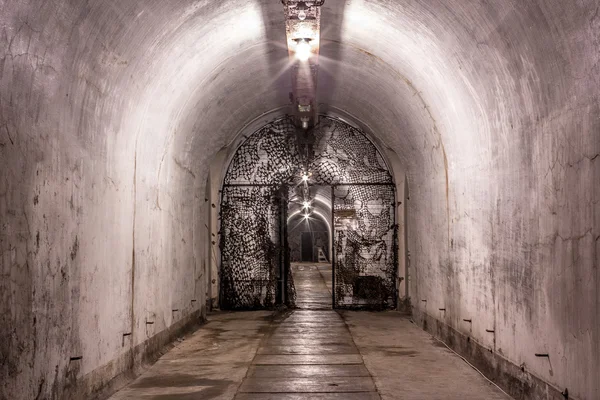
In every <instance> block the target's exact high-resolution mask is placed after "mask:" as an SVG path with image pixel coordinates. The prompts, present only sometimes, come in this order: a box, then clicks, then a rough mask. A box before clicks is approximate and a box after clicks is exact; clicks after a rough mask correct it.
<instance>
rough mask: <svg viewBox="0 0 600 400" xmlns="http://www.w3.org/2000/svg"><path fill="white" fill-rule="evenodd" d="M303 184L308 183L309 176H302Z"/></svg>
mask: <svg viewBox="0 0 600 400" xmlns="http://www.w3.org/2000/svg"><path fill="white" fill-rule="evenodd" d="M302 182H308V174H302Z"/></svg>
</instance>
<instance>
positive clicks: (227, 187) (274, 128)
mask: <svg viewBox="0 0 600 400" xmlns="http://www.w3.org/2000/svg"><path fill="white" fill-rule="evenodd" d="M317 187H318V188H319V190H321V191H322V190H323V188H326V189H327V190H328V192H329V196H327V197H328V201H329V202H330V204H329V205H328V208H329V212H328V213H327V212H324V211H323V210H321V211H320V210H319V205H318V204H317V203H325V202H324V201H323V200H322V199H321V201H320V202H317V201H316V197H317V196H316V195H317V191H316V189H315V188H317ZM321 197H322V196H321ZM313 212H314V213H320V217H322V216H323V215H328V216H329V217H330V218H331V221H328V224H327V225H328V227H329V230H330V232H329V233H330V235H331V236H330V237H331V244H330V246H329V247H330V249H328V250H330V252H331V254H329V259H330V260H331V262H332V271H333V272H332V282H333V283H332V293H333V296H332V304H333V306H334V307H335V308H393V307H395V306H396V302H397V290H396V275H397V273H396V270H397V258H398V254H397V226H396V220H395V217H396V216H395V186H394V180H393V178H392V175H391V173H390V171H389V168H388V166H387V163H386V162H385V160H384V158H383V156H382V155H381V153H380V152H379V151H378V149H377V147H376V146H375V145H374V144H373V143H372V142H371V141H370V140H369V139H368V138H367V136H366V135H365V134H364V133H363V132H362V131H360V130H359V129H357V128H355V127H353V126H351V125H349V124H347V123H345V122H344V121H341V120H339V119H335V118H331V117H327V116H321V118H320V121H319V124H318V125H317V126H316V127H315V128H314V129H312V130H310V131H308V132H305V131H299V130H297V129H296V127H295V126H294V124H293V121H292V120H291V119H289V118H287V117H284V118H280V119H277V120H275V121H273V122H271V123H269V124H267V125H266V126H264V127H263V128H261V129H259V130H258V131H256V132H255V133H254V134H252V135H251V136H249V137H248V138H247V139H246V140H245V141H244V142H243V143H242V145H241V146H240V147H239V148H238V149H237V151H236V153H235V155H234V156H233V159H232V161H231V163H230V165H229V168H228V169H227V172H226V175H225V179H224V184H223V190H222V194H221V243H220V246H221V272H220V282H221V295H220V299H221V307H222V308H225V309H254V308H268V307H272V306H274V305H276V304H283V303H285V304H287V305H290V306H293V304H294V297H295V292H294V284H293V277H292V275H291V272H290V268H289V265H290V252H289V246H288V234H289V232H288V216H289V215H292V216H297V214H298V213H302V215H303V216H304V218H307V219H309V218H311V216H312V215H313ZM291 219H293V218H291ZM321 219H322V218H321Z"/></svg>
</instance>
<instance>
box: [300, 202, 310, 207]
mask: <svg viewBox="0 0 600 400" xmlns="http://www.w3.org/2000/svg"><path fill="white" fill-rule="evenodd" d="M302 205H303V206H304V208H308V207H310V203H309V202H308V201H305V202H304V203H302Z"/></svg>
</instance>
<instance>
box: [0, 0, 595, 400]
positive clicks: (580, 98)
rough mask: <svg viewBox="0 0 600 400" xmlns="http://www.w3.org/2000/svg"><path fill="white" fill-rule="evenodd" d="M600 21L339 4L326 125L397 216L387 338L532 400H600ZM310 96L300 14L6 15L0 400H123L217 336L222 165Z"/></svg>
mask: <svg viewBox="0 0 600 400" xmlns="http://www.w3.org/2000/svg"><path fill="white" fill-rule="evenodd" d="M289 1H291V2H295V1H296V0H289ZM307 3H309V5H310V3H311V2H310V1H309V2H307ZM313 3H314V2H313ZM599 10H600V2H599V1H598V0H577V1H558V0H526V1H516V0H504V1H489V0H469V1H465V0H446V1H439V0H402V1H400V0H369V1H366V0H347V1H343V0H326V1H325V2H324V4H323V5H322V6H320V49H319V78H318V86H317V88H316V93H315V96H316V98H318V113H319V114H321V115H323V116H335V117H336V118H342V119H343V120H344V121H348V122H349V123H351V124H352V125H353V126H356V127H357V129H358V128H360V129H361V130H362V131H364V132H366V134H368V136H369V137H370V139H371V140H372V141H373V143H374V144H375V145H376V146H377V148H378V149H379V150H380V151H381V152H382V153H385V154H386V157H387V159H388V160H392V161H391V163H390V164H393V168H392V169H393V170H394V173H393V175H394V179H395V185H396V193H397V194H398V196H400V197H397V199H396V200H397V201H398V203H401V204H399V205H398V210H399V211H398V210H397V211H398V218H399V219H398V220H397V222H398V227H399V230H400V234H399V238H400V239H401V240H400V243H399V257H398V260H397V262H398V268H399V269H398V278H399V279H398V280H399V283H398V288H399V289H398V294H397V296H398V297H397V307H396V308H397V309H399V310H400V311H386V312H383V313H377V314H374V315H373V318H379V317H377V315H381V318H392V317H387V316H386V315H389V314H390V313H393V314H398V315H400V314H402V315H404V316H406V315H407V314H410V316H406V317H405V318H407V320H408V318H410V319H412V322H413V323H414V324H409V325H412V326H414V327H419V328H422V329H423V330H425V331H427V332H428V333H429V334H431V335H433V336H435V337H436V338H438V339H440V340H441V341H442V342H444V343H445V344H447V345H448V346H449V348H451V349H452V350H453V351H455V352H456V353H458V354H460V355H461V356H462V357H464V358H465V359H466V360H468V361H469V362H470V363H471V364H472V365H474V366H475V367H477V368H478V369H479V370H480V371H481V372H482V373H483V374H484V375H485V376H486V377H487V378H488V379H490V380H491V381H493V382H495V383H496V384H497V385H498V386H500V387H501V388H502V389H503V390H504V391H506V392H507V393H508V394H510V395H511V396H513V397H514V398H519V399H564V398H569V399H588V400H593V399H600V379H598V378H599V375H598V374H599V373H598V371H600V290H599V287H600V281H599V275H598V265H599V263H600V240H599V239H600V204H599V201H600V156H599V155H600V103H599V100H600V99H599V94H600V89H599V88H600V63H599V60H600V11H599ZM293 84H294V83H293V80H292V79H290V56H289V53H288V43H287V40H286V15H285V14H284V5H282V2H281V1H277V0H228V1H208V0H172V1H158V0H145V1H138V0H129V1H116V0H104V1H73V0H63V1H43V2H41V1H31V0H0V254H1V257H0V260H1V266H2V267H1V274H2V275H1V278H0V293H1V301H0V364H1V367H0V371H1V373H0V399H70V398H73V399H93V398H98V399H100V398H107V397H108V396H110V395H111V394H112V393H114V392H115V391H116V390H117V389H120V388H122V387H123V386H124V385H125V384H126V383H127V382H129V381H130V380H131V379H133V378H134V376H136V375H137V374H139V373H141V371H142V370H145V368H149V366H148V364H149V362H150V361H153V360H155V359H156V357H157V356H158V355H160V354H162V352H163V351H164V349H165V346H167V347H169V346H170V343H172V342H173V341H174V340H175V339H176V338H178V337H179V336H180V335H181V334H183V333H184V332H189V331H190V330H194V329H196V328H197V327H198V325H199V324H200V323H201V322H203V321H205V319H206V318H207V315H208V320H209V321H210V320H211V315H213V313H215V309H217V308H218V307H219V302H218V300H217V297H218V293H219V286H218V285H219V282H218V278H219V268H220V258H219V256H218V253H219V211H220V209H219V208H220V196H221V190H222V183H223V181H222V179H223V176H224V173H225V171H226V169H227V162H229V160H230V159H231V155H232V154H233V152H235V149H236V148H237V146H239V144H240V143H241V139H242V138H243V137H244V136H243V135H249V134H251V133H252V132H253V131H255V130H257V129H259V128H260V127H262V126H265V125H266V124H268V123H269V122H270V121H273V120H275V119H277V118H281V117H283V116H284V115H286V113H289V109H290V107H291V105H290V104H291V103H290V92H292V90H293V87H292V86H293ZM323 198H324V199H325V198H326V196H325V197H323ZM328 212H329V214H328ZM330 213H331V210H329V211H327V210H323V214H324V215H330ZM325 219H328V217H327V218H325ZM358 313H360V312H358ZM216 314H217V315H218V313H216ZM366 314H367V313H362V314H351V315H359V316H354V317H353V316H351V317H349V318H366V317H363V315H366ZM227 315H230V316H231V315H232V316H233V317H235V318H239V319H240V321H246V322H247V320H248V319H252V318H250V316H252V315H254V314H248V313H239V314H235V313H234V314H227ZM236 315H239V317H236ZM233 317H232V318H233ZM394 318H395V317H394ZM394 321H395V320H394ZM246 322H244V323H246ZM240 323H241V322H240ZM394 323H395V322H394ZM206 326H207V327H208V326H210V323H209V324H208V325H206ZM356 326H358V327H359V328H360V326H361V324H357V325H356ZM373 326H376V325H373ZM377 326H379V325H377ZM385 326H386V325H385V324H383V325H381V327H382V329H383V328H385ZM390 326H391V325H390ZM359 328H352V326H351V330H352V329H359ZM203 329H205V328H204V327H200V328H198V330H197V331H196V332H202V331H203ZM344 329H345V328H344ZM392 333H393V332H392ZM421 333H422V334H423V335H425V333H423V332H421ZM398 334H400V333H398ZM415 334H416V333H415ZM200 335H202V333H200ZM207 340H208V339H207ZM176 343H177V342H176ZM357 346H359V343H358V342H357ZM359 347H360V346H359ZM450 356H453V357H454V356H455V355H448V357H450ZM365 357H366V356H365ZM405 359H406V358H405ZM417 359H418V358H415V360H417ZM365 360H367V358H365ZM394 365H395V367H394V369H395V371H397V376H396V375H393V374H392V375H393V376H390V377H388V378H387V379H389V380H394V379H400V378H398V376H401V375H402V374H403V373H404V372H402V371H405V370H406V369H407V368H405V367H403V365H402V363H400V362H398V363H397V364H394ZM366 366H367V367H369V363H368V362H367V363H366ZM395 373H396V372H395ZM442 373H443V372H440V371H437V372H435V370H431V371H430V374H431V375H435V374H442ZM372 375H373V376H374V378H375V383H376V384H377V386H379V385H380V383H381V382H383V380H382V381H378V378H377V376H375V374H373V373H372ZM428 379H434V378H432V377H429V378H428ZM482 379H483V378H482ZM384 383H385V382H384ZM384 383H381V384H382V385H383V384H384ZM408 389H410V388H408ZM379 392H380V395H381V396H382V398H418V397H410V396H409V394H410V390H407V391H406V392H404V395H406V396H407V397H401V396H400V393H401V392H396V394H397V395H398V396H400V397H395V396H394V395H393V394H387V395H386V392H385V391H384V390H382V389H381V388H379ZM202 393H203V392H202V390H199V391H198V397H152V398H177V399H179V398H182V399H183V398H216V397H210V395H209V394H207V393H205V396H204V395H203V394H202ZM181 396H183V395H181ZM386 396H387V397H386ZM132 398H133V397H132ZM144 398H146V397H144ZM148 398H151V397H148ZM240 398H241V397H240ZM256 398H258V397H256ZM261 398H262V397H261ZM265 398H266V397H265ZM273 398H278V397H273ZM281 398H283V397H281ZM290 398H291V397H290ZM294 398H296V397H294ZM298 398H300V397H298ZM303 398H313V397H310V396H308V397H303ZM344 398H346V397H344ZM347 398H354V397H347ZM356 398H359V397H356ZM378 398H379V397H378ZM421 398H454V397H452V396H451V395H448V394H447V393H446V395H443V394H442V393H439V394H438V395H437V396H433V395H431V396H429V397H421ZM461 398H465V397H461ZM473 398H482V397H473Z"/></svg>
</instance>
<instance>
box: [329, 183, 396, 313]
mask: <svg viewBox="0 0 600 400" xmlns="http://www.w3.org/2000/svg"><path fill="white" fill-rule="evenodd" d="M332 198H333V229H334V234H333V240H334V242H333V253H334V257H333V282H334V296H333V298H334V307H336V308H369V309H385V308H394V307H395V306H396V265H397V262H396V258H397V244H396V224H395V212H394V202H395V190H394V186H393V185H388V184H381V185H376V184H375V185H374V184H362V185H339V186H335V187H334V189H333V190H332Z"/></svg>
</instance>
